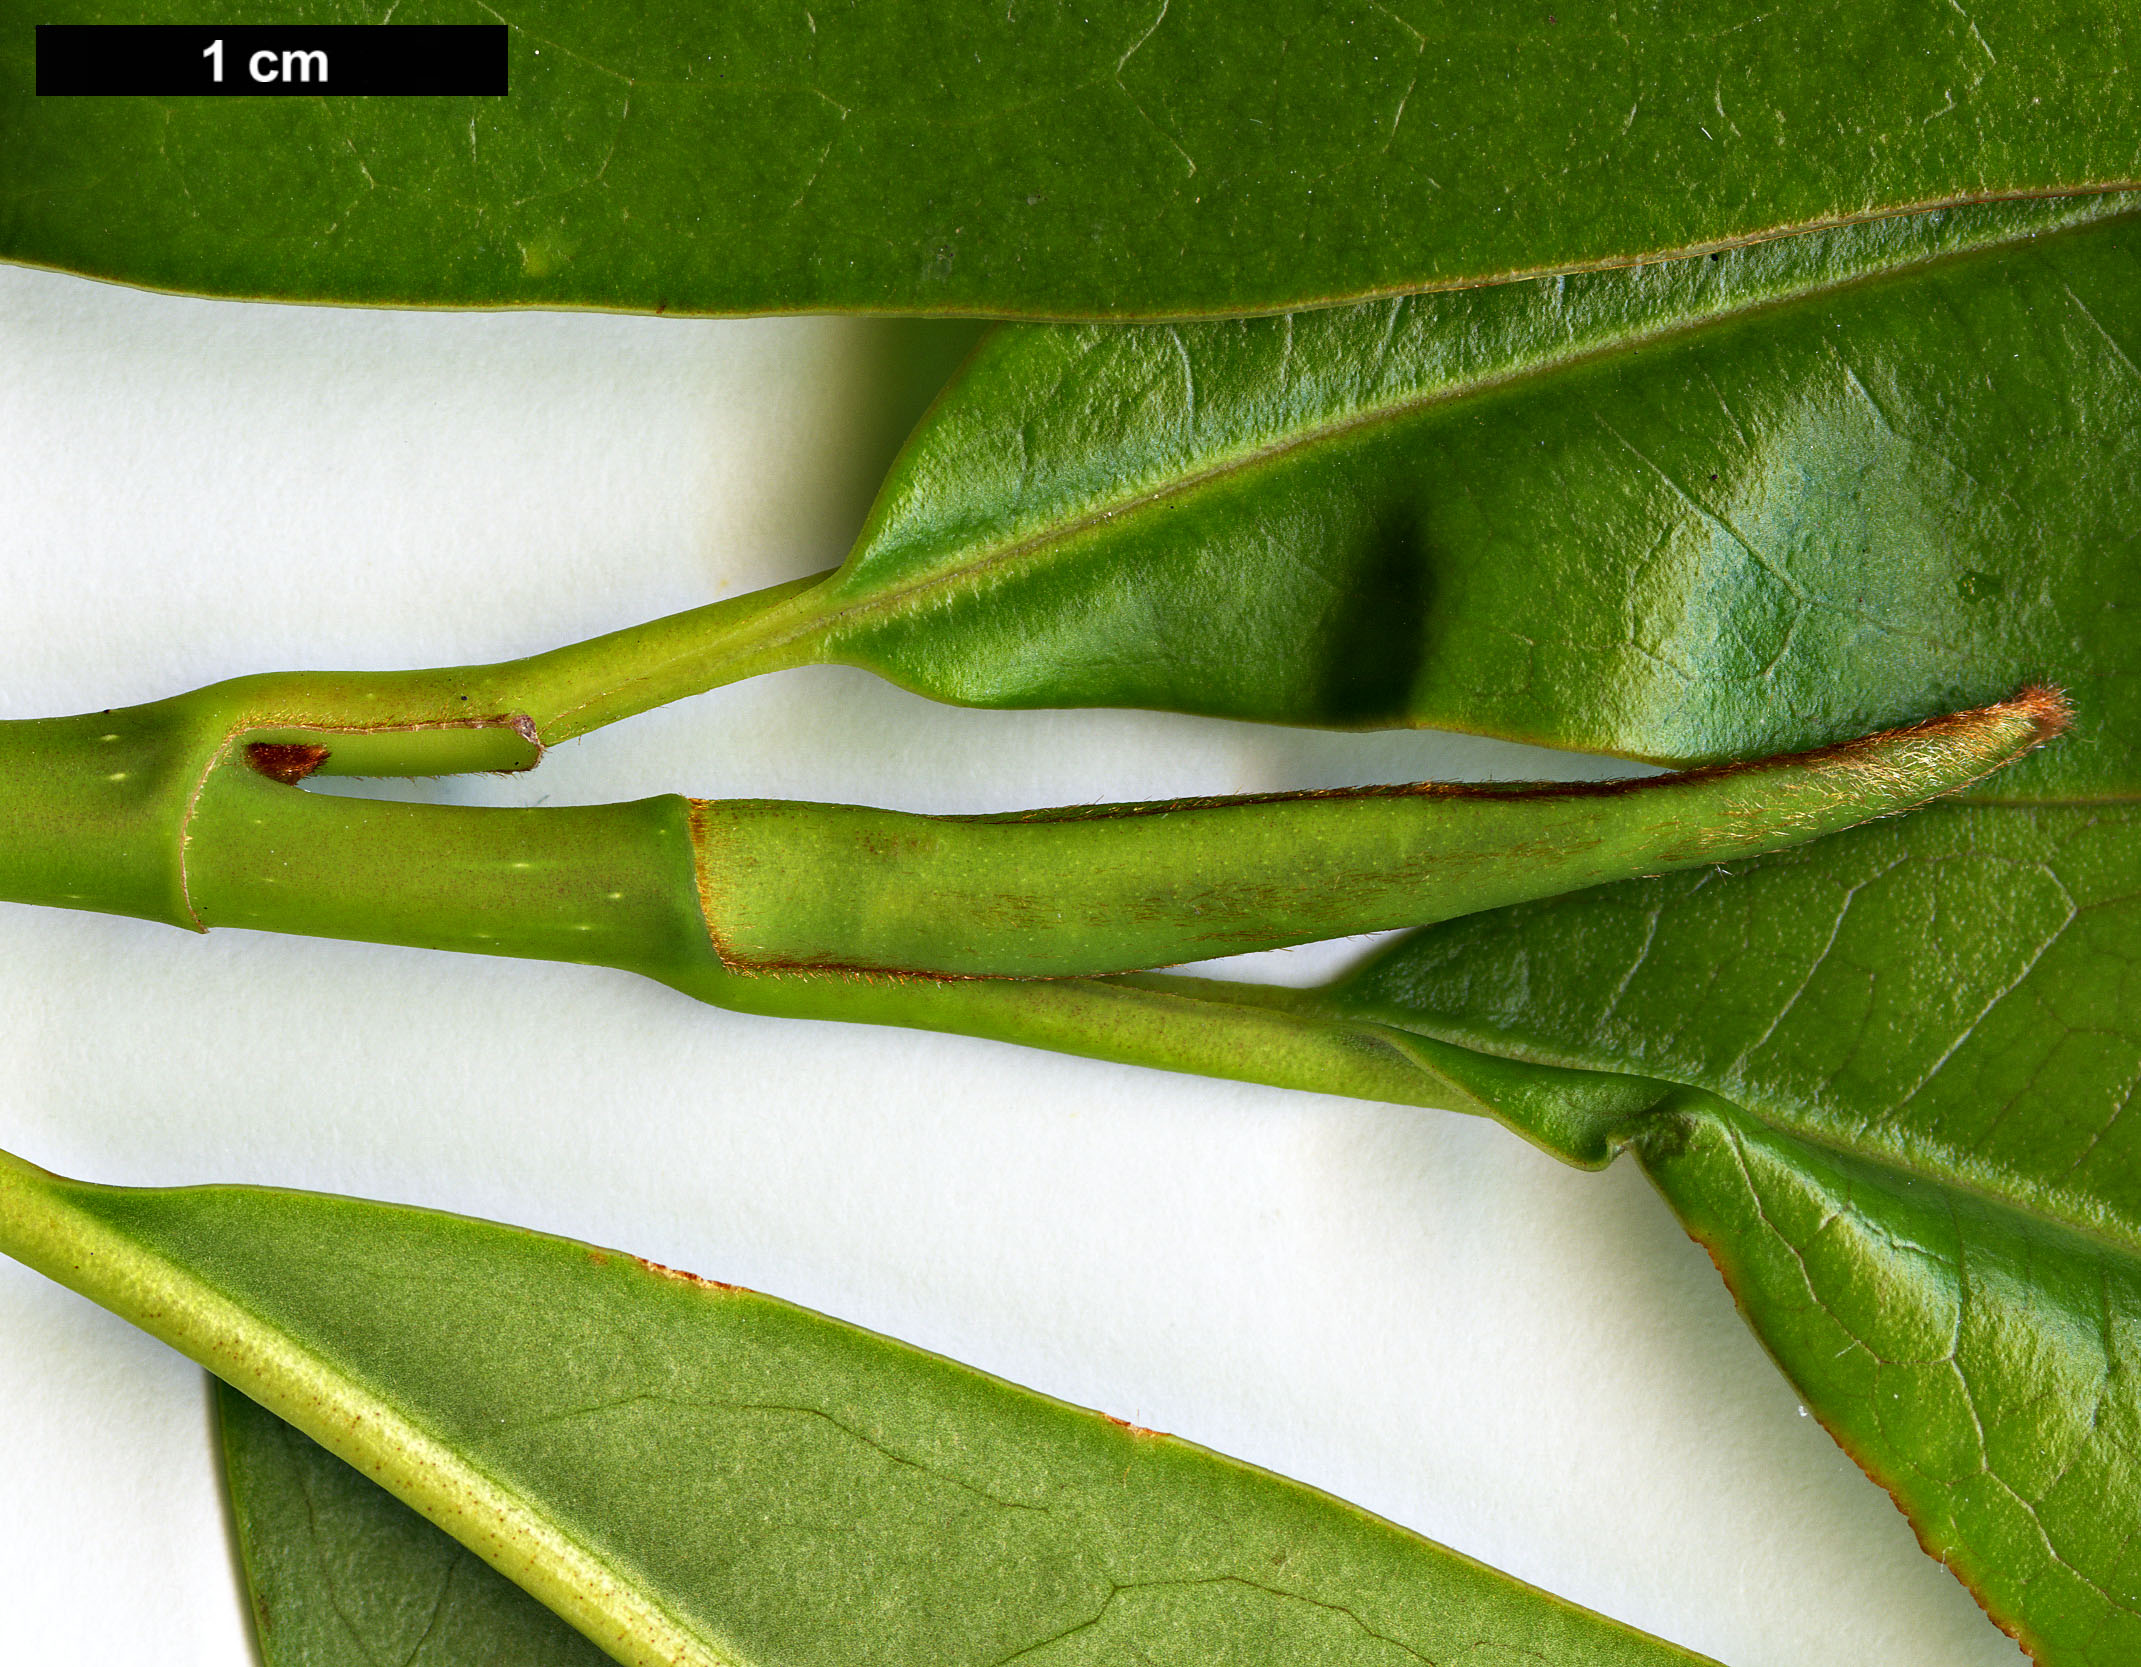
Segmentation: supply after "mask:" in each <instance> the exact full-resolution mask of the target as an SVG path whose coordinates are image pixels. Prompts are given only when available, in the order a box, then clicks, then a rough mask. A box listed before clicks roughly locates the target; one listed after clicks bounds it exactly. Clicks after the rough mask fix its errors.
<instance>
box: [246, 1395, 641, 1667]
mask: <svg viewBox="0 0 2141 1667" xmlns="http://www.w3.org/2000/svg"><path fill="white" fill-rule="evenodd" d="M216 1424H217V1434H218V1437H219V1445H220V1447H221V1450H222V1457H223V1476H224V1481H225V1483H226V1485H227V1487H228V1490H229V1495H230V1503H231V1518H232V1526H233V1529H234V1531H235V1532H236V1535H237V1540H238V1553H239V1558H240V1560H241V1562H242V1563H243V1565H244V1570H245V1582H246V1588H247V1594H248V1596H249V1597H250V1598H251V1600H252V1611H253V1635H254V1637H255V1638H256V1639H257V1640H258V1641H259V1644H260V1653H261V1657H262V1659H263V1660H264V1661H265V1662H266V1663H267V1667H344V1664H345V1663H349V1662H394V1663H397V1664H398V1667H601V1664H602V1663H604V1662H606V1661H608V1660H609V1657H607V1656H605V1655H604V1654H603V1653H602V1652H601V1651H600V1650H598V1649H596V1648H595V1646H594V1645H593V1644H590V1643H589V1642H588V1641H587V1639H586V1638H584V1637H583V1636H582V1635H581V1634H579V1633H577V1632H575V1631H574V1630H573V1629H572V1628H571V1627H569V1626H567V1625H566V1624H565V1623H564V1622H563V1621H561V1620H559V1619H558V1618H557V1616H555V1615H553V1614H552V1613H551V1612H550V1611H549V1610H547V1609H545V1608H544V1607H543V1606H542V1605H541V1604H539V1603H537V1602H536V1601H535V1599H533V1598H531V1597H530V1596H528V1594H527V1593H526V1592H523V1591H522V1590H521V1589H520V1588H519V1587H518V1586H516V1585H514V1584H513V1582H512V1581H510V1580H508V1579H506V1578H505V1576H503V1575H502V1574H500V1573H498V1571H497V1570H496V1569H493V1568H491V1567H490V1566H489V1565H488V1564H486V1563H485V1562H483V1560H482V1559H481V1558H479V1557H477V1556H476V1554H475V1553H474V1552H472V1551H470V1550H469V1549H468V1547H466V1546H464V1545H461V1544H460V1543H458V1542H457V1541H456V1540H454V1539H453V1538H452V1537H451V1536H450V1535H447V1534H444V1533H442V1532H440V1531H439V1530H438V1529H437V1528H434V1527H433V1526H432V1525H431V1524H430V1523H428V1522H426V1521H425V1520H424V1519H423V1518H422V1517H420V1516H418V1515H417V1514H416V1513H415V1512H414V1511H412V1510H410V1509H409V1507H408V1506H406V1505H404V1504H402V1503H401V1502H400V1501H399V1500H397V1499H396V1498H395V1497H394V1496H393V1495H392V1494H390V1493H388V1492H387V1491H386V1490H385V1489H384V1488H382V1487H380V1486H379V1485H378V1484H377V1483H376V1482H370V1481H367V1480H366V1479H365V1478H364V1477H362V1476H360V1475H358V1474H357V1472H356V1471H354V1470H352V1469H351V1468H350V1467H349V1466H348V1465H346V1464H344V1463H343V1462H342V1461H341V1460H340V1459H338V1458H336V1457H335V1456H334V1455H333V1454H332V1453H330V1452H328V1451H327V1449H326V1448H324V1447H322V1446H320V1444H319V1443H318V1442H316V1441H313V1440H311V1439H310V1438H309V1437H306V1436H303V1435H300V1434H299V1433H298V1432H297V1431H296V1430H293V1429H292V1428H291V1427H290V1426H289V1425H288V1424H285V1423H284V1422H283V1421H282V1420H281V1419H280V1418H277V1417H276V1416H275V1415H274V1414H273V1413H271V1412H268V1411H266V1410H264V1409H263V1408H262V1407H261V1406H260V1405H259V1404H258V1403H257V1402H254V1401H250V1400H248V1399H247V1398H246V1397H245V1396H243V1395H241V1394H239V1393H238V1392H237V1391H236V1390H235V1389H233V1388H231V1387H230V1385H228V1384H223V1383H219V1384H217V1385H216Z"/></svg>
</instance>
